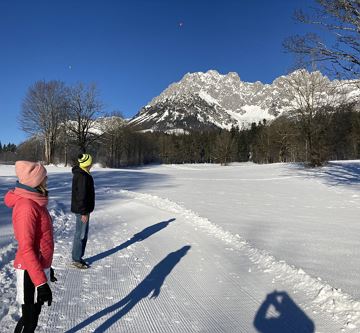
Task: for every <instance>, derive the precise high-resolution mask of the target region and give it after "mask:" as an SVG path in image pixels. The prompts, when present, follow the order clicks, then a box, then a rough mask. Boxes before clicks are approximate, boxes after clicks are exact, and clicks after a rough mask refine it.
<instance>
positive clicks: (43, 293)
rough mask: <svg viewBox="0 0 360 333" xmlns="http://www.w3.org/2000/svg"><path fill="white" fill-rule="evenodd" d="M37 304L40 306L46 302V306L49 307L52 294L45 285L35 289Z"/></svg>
mask: <svg viewBox="0 0 360 333" xmlns="http://www.w3.org/2000/svg"><path fill="white" fill-rule="evenodd" d="M37 302H38V303H40V304H44V303H45V302H48V306H50V305H51V302H52V292H51V289H50V287H49V285H48V284H47V283H45V284H42V285H41V286H39V287H37Z"/></svg>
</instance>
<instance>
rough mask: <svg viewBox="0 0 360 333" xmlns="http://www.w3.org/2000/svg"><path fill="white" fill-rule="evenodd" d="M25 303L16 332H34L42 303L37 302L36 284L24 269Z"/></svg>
mask: <svg viewBox="0 0 360 333" xmlns="http://www.w3.org/2000/svg"><path fill="white" fill-rule="evenodd" d="M22 288H23V289H22V291H21V292H23V293H24V303H25V304H22V305H21V310H22V317H21V318H20V320H19V321H18V323H17V325H16V327H15V331H14V333H33V332H35V329H36V326H37V324H38V319H39V315H40V312H41V306H42V304H39V303H35V302H36V300H35V299H34V296H35V286H34V284H33V283H32V281H31V279H30V276H29V273H28V272H27V271H24V285H23V286H22Z"/></svg>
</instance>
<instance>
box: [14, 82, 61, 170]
mask: <svg viewBox="0 0 360 333" xmlns="http://www.w3.org/2000/svg"><path fill="white" fill-rule="evenodd" d="M67 116H68V101H67V89H66V87H65V84H64V83H63V82H61V81H49V82H45V81H38V82H35V83H34V84H33V85H32V86H31V87H30V88H29V90H28V92H27V94H26V96H25V98H24V101H23V104H22V110H21V113H20V118H19V123H20V126H21V129H22V130H23V131H25V132H26V133H29V134H31V135H39V134H41V135H42V137H43V139H44V155H45V156H44V159H45V163H47V164H49V163H53V158H54V151H55V146H56V142H57V137H58V134H59V127H60V125H61V124H62V123H63V122H65V121H66V119H67Z"/></svg>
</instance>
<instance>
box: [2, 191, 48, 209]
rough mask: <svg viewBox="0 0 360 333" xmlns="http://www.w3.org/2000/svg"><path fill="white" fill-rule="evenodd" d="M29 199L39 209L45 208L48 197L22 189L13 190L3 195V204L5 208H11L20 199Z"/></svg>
mask: <svg viewBox="0 0 360 333" xmlns="http://www.w3.org/2000/svg"><path fill="white" fill-rule="evenodd" d="M24 198H25V199H30V200H32V201H34V202H36V203H37V204H38V205H39V206H41V207H46V206H47V204H48V202H49V199H48V197H46V196H44V195H42V194H40V193H35V192H30V191H27V190H25V189H22V188H15V189H14V190H10V191H9V192H7V193H6V194H5V197H4V203H5V205H6V206H7V207H9V208H13V207H14V206H15V205H16V203H17V202H18V201H19V200H20V199H24Z"/></svg>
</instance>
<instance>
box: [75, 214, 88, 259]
mask: <svg viewBox="0 0 360 333" xmlns="http://www.w3.org/2000/svg"><path fill="white" fill-rule="evenodd" d="M89 218H90V217H89ZM88 233H89V221H87V223H84V222H82V221H81V215H80V214H76V228H75V235H74V243H73V248H72V260H73V261H77V262H80V261H81V260H82V259H83V258H82V257H83V255H84V253H85V248H86V243H87V239H88Z"/></svg>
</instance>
